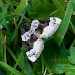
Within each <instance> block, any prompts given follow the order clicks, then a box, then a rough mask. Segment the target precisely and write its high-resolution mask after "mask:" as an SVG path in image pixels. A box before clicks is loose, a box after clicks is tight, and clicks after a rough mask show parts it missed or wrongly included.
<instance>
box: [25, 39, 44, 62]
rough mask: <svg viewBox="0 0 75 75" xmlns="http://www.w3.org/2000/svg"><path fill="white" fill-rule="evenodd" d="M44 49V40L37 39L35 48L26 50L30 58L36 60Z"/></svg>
mask: <svg viewBox="0 0 75 75" xmlns="http://www.w3.org/2000/svg"><path fill="white" fill-rule="evenodd" d="M43 49H44V42H43V40H42V39H37V40H36V41H35V42H34V44H33V49H31V50H30V51H27V52H26V55H27V57H28V59H29V60H30V61H32V62H35V61H36V60H37V59H38V57H39V56H40V54H41V53H42V51H43Z"/></svg>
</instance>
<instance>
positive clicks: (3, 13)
mask: <svg viewBox="0 0 75 75" xmlns="http://www.w3.org/2000/svg"><path fill="white" fill-rule="evenodd" d="M9 5H10V3H7V4H6V5H5V6H4V7H3V10H2V12H1V14H0V21H1V20H2V19H3V18H4V16H5V14H6V12H7V9H8V7H9Z"/></svg>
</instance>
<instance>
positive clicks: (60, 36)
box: [55, 2, 73, 46]
mask: <svg viewBox="0 0 75 75" xmlns="http://www.w3.org/2000/svg"><path fill="white" fill-rule="evenodd" d="M72 12H73V7H72V5H71V2H69V4H68V6H67V9H66V12H65V16H64V19H63V21H62V23H61V25H60V28H59V30H58V31H57V33H56V35H55V41H56V42H57V44H58V45H59V46H60V45H61V43H62V41H63V38H64V36H65V33H66V32H67V29H68V26H69V22H70V19H71V15H72Z"/></svg>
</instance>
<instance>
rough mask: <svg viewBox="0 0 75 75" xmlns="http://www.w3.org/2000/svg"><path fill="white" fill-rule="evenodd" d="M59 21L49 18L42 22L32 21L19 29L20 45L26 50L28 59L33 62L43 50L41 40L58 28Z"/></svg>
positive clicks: (55, 18) (56, 18)
mask: <svg viewBox="0 0 75 75" xmlns="http://www.w3.org/2000/svg"><path fill="white" fill-rule="evenodd" d="M60 24H61V19H60V18H58V17H50V18H49V19H44V20H33V21H32V23H30V24H25V27H23V26H22V27H21V32H23V33H22V35H21V38H22V43H23V44H24V45H25V48H26V55H27V57H28V59H29V60H30V61H32V62H35V61H36V60H37V59H38V58H39V56H40V54H41V53H42V51H43V49H44V41H43V38H45V39H47V38H48V37H51V36H52V35H53V34H54V33H55V32H56V31H57V29H58V28H59V26H60Z"/></svg>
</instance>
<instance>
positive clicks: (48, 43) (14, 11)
mask: <svg viewBox="0 0 75 75" xmlns="http://www.w3.org/2000/svg"><path fill="white" fill-rule="evenodd" d="M74 9H75V0H0V75H64V74H65V75H75V10H74ZM51 16H56V17H59V18H61V19H62V23H61V25H60V27H59V29H58V31H57V32H56V33H55V34H54V35H53V36H52V37H50V38H48V39H45V48H44V50H43V53H42V54H41V56H40V58H39V59H38V60H37V61H36V62H35V63H32V62H30V61H29V60H28V59H27V56H26V54H25V48H24V47H23V45H22V41H21V31H20V26H21V24H22V23H23V22H26V23H28V22H31V21H32V20H33V19H44V18H49V17H51Z"/></svg>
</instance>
